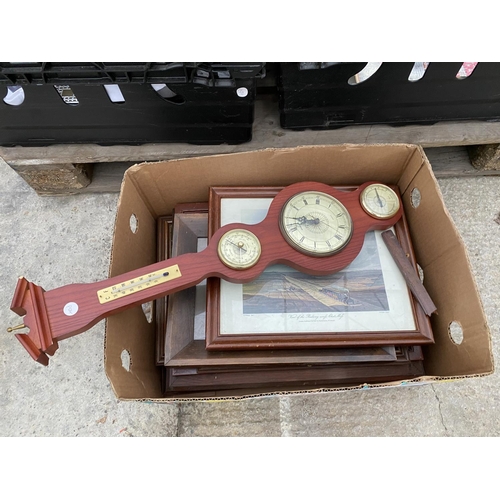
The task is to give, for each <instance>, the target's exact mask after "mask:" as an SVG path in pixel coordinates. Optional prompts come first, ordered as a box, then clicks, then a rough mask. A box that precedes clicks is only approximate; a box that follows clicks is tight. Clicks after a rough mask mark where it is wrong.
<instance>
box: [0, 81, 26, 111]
mask: <svg viewBox="0 0 500 500" xmlns="http://www.w3.org/2000/svg"><path fill="white" fill-rule="evenodd" d="M24 97H25V95H24V89H23V88H22V87H21V86H20V85H8V86H7V94H6V96H5V97H4V98H3V102H4V103H5V104H8V105H9V106H20V105H21V104H22V103H23V102H24Z"/></svg>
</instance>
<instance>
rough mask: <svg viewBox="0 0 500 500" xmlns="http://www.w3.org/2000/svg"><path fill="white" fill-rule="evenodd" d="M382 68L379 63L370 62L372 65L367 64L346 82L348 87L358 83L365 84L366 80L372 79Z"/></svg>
mask: <svg viewBox="0 0 500 500" xmlns="http://www.w3.org/2000/svg"><path fill="white" fill-rule="evenodd" d="M380 66H382V63H381V62H372V63H367V64H366V66H365V67H364V68H363V69H362V70H361V71H360V72H359V73H356V74H355V75H353V76H351V78H349V80H347V83H348V84H349V85H358V84H360V83H363V82H365V81H366V80H368V78H370V77H372V76H373V75H374V74H375V73H376V72H377V71H378V70H379V68H380Z"/></svg>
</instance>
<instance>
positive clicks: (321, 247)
mask: <svg viewBox="0 0 500 500" xmlns="http://www.w3.org/2000/svg"><path fill="white" fill-rule="evenodd" d="M280 229H281V233H282V234H283V237H284V238H285V239H286V240H287V241H288V243H289V244H290V245H291V246H292V247H294V248H295V249H297V250H298V251H299V252H301V253H304V254H307V255H314V256H317V257H326V256H328V255H332V254H334V253H337V252H339V251H340V250H342V248H344V247H345V246H346V245H347V243H349V240H350V239H351V236H352V231H353V225H352V219H351V216H350V215H349V211H348V210H347V208H346V207H345V206H344V205H343V204H342V203H341V202H340V201H339V200H337V199H336V198H334V197H333V196H330V195H328V194H326V193H323V192H321V191H304V192H301V193H298V194H296V195H294V196H292V197H291V198H290V199H289V200H288V201H287V202H286V203H285V204H284V205H283V208H282V210H281V217H280Z"/></svg>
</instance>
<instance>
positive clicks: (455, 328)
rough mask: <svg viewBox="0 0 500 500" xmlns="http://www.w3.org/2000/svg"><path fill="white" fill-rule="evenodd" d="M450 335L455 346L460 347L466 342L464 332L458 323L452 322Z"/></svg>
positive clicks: (449, 330) (449, 327)
mask: <svg viewBox="0 0 500 500" xmlns="http://www.w3.org/2000/svg"><path fill="white" fill-rule="evenodd" d="M448 334H449V335H450V338H451V340H452V342H453V343H454V344H457V345H460V344H461V343H462V342H463V340H464V331H463V329H462V325H461V324H460V323H459V322H458V321H452V322H451V323H450V324H449V325H448Z"/></svg>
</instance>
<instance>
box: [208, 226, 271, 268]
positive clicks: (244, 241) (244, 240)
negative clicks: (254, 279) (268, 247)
mask: <svg viewBox="0 0 500 500" xmlns="http://www.w3.org/2000/svg"><path fill="white" fill-rule="evenodd" d="M217 251H218V255H219V258H220V260H221V261H222V262H223V263H224V264H225V265H226V266H228V267H230V268H231V269H248V268H250V267H252V266H254V265H255V264H257V262H258V261H259V258H260V255H261V252H262V249H261V245H260V241H259V238H257V236H256V235H255V234H254V233H252V232H251V231H247V230H246V229H232V230H231V231H228V232H227V233H225V234H224V235H223V236H222V237H221V239H220V240H219V245H218V249H217Z"/></svg>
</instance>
